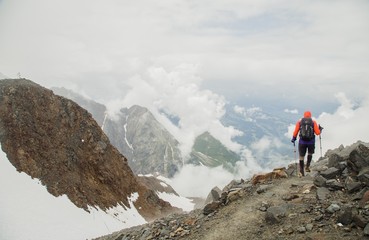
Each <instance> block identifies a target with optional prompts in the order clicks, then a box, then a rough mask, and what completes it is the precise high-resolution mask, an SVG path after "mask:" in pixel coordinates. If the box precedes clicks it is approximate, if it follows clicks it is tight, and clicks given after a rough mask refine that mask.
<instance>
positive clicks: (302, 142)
mask: <svg viewBox="0 0 369 240" xmlns="http://www.w3.org/2000/svg"><path fill="white" fill-rule="evenodd" d="M304 118H311V112H310V111H306V112H304ZM300 122H301V119H300V120H298V121H297V123H296V126H295V131H294V132H293V137H294V138H297V135H298V134H299V131H300ZM313 123H314V133H315V135H320V129H319V125H318V124H317V123H316V121H315V120H313ZM299 143H300V144H314V143H315V138H313V139H312V140H310V141H304V140H302V139H300V140H299Z"/></svg>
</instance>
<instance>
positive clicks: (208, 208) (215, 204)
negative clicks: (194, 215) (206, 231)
mask: <svg viewBox="0 0 369 240" xmlns="http://www.w3.org/2000/svg"><path fill="white" fill-rule="evenodd" d="M219 207H220V202H211V203H209V204H207V205H205V207H204V209H203V213H204V214H205V215H209V214H210V213H212V212H214V211H216V210H217V209H218V208H219Z"/></svg>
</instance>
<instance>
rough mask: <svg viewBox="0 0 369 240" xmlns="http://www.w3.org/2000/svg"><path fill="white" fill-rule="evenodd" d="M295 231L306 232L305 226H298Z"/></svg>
mask: <svg viewBox="0 0 369 240" xmlns="http://www.w3.org/2000/svg"><path fill="white" fill-rule="evenodd" d="M296 231H297V232H298V233H305V232H306V228H305V227H299V228H297V229H296Z"/></svg>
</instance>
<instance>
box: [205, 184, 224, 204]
mask: <svg viewBox="0 0 369 240" xmlns="http://www.w3.org/2000/svg"><path fill="white" fill-rule="evenodd" d="M221 195H222V191H221V190H220V189H219V188H218V187H214V188H213V189H211V191H210V193H209V195H208V197H207V198H206V200H205V205H206V204H208V203H211V202H214V201H218V200H219V199H220V196H221Z"/></svg>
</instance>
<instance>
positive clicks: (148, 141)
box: [53, 88, 183, 177]
mask: <svg viewBox="0 0 369 240" xmlns="http://www.w3.org/2000/svg"><path fill="white" fill-rule="evenodd" d="M53 91H55V92H56V93H57V94H59V95H61V96H64V97H67V98H70V99H72V100H73V101H76V102H77V103H78V104H79V105H81V106H82V107H84V108H85V109H87V110H88V111H89V112H91V114H92V116H93V117H94V118H95V119H96V121H97V122H98V123H99V125H100V126H101V127H102V129H103V131H104V132H105V134H106V135H107V136H108V137H109V139H110V141H111V143H112V144H113V145H114V146H115V147H116V148H117V149H118V150H119V151H120V152H121V153H123V154H124V155H125V157H126V158H127V159H128V164H129V166H130V167H131V169H132V170H133V172H134V173H136V174H151V173H156V172H157V173H159V174H161V175H163V176H165V177H172V176H173V175H174V174H175V173H176V172H177V170H178V169H179V168H180V167H181V166H182V164H183V163H182V156H181V153H180V150H179V148H178V144H179V143H178V141H177V140H176V139H174V137H173V136H172V135H171V134H170V133H169V132H168V131H167V130H166V129H165V128H164V127H163V126H162V125H161V124H160V123H159V122H158V121H157V120H156V119H155V117H154V116H153V115H152V114H151V113H150V111H149V110H148V109H146V108H144V107H141V106H137V105H135V106H132V107H130V108H123V107H122V109H121V110H120V112H119V114H118V115H117V119H114V120H112V119H110V118H109V117H108V116H107V114H106V110H107V109H106V107H105V106H104V105H102V104H99V103H97V102H95V101H92V100H88V99H86V98H84V97H83V96H81V95H79V94H77V93H75V92H73V91H70V90H67V89H64V88H53Z"/></svg>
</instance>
